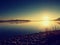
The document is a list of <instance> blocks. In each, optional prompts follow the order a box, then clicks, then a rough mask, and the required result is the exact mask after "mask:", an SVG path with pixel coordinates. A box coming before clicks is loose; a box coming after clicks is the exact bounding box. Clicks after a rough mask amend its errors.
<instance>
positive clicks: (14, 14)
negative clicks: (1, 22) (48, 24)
mask: <svg viewBox="0 0 60 45" xmlns="http://www.w3.org/2000/svg"><path fill="white" fill-rule="evenodd" d="M45 8H46V9H48V10H54V11H57V12H60V1H57V0H0V19H7V18H10V19H11V18H19V19H20V18H22V19H24V18H27V17H28V18H33V17H34V16H36V15H34V14H35V13H37V12H39V11H42V10H44V9H45ZM40 15H41V14H40ZM58 16H60V15H58ZM28 18H27V19H28Z"/></svg>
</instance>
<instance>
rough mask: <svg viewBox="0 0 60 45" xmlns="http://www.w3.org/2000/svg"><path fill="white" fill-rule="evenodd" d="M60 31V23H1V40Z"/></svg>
mask: <svg viewBox="0 0 60 45" xmlns="http://www.w3.org/2000/svg"><path fill="white" fill-rule="evenodd" d="M46 30H47V31H52V30H60V22H59V21H39V22H27V23H17V24H16V23H0V39H3V38H8V37H11V36H14V35H24V34H32V33H38V32H40V31H46Z"/></svg>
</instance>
